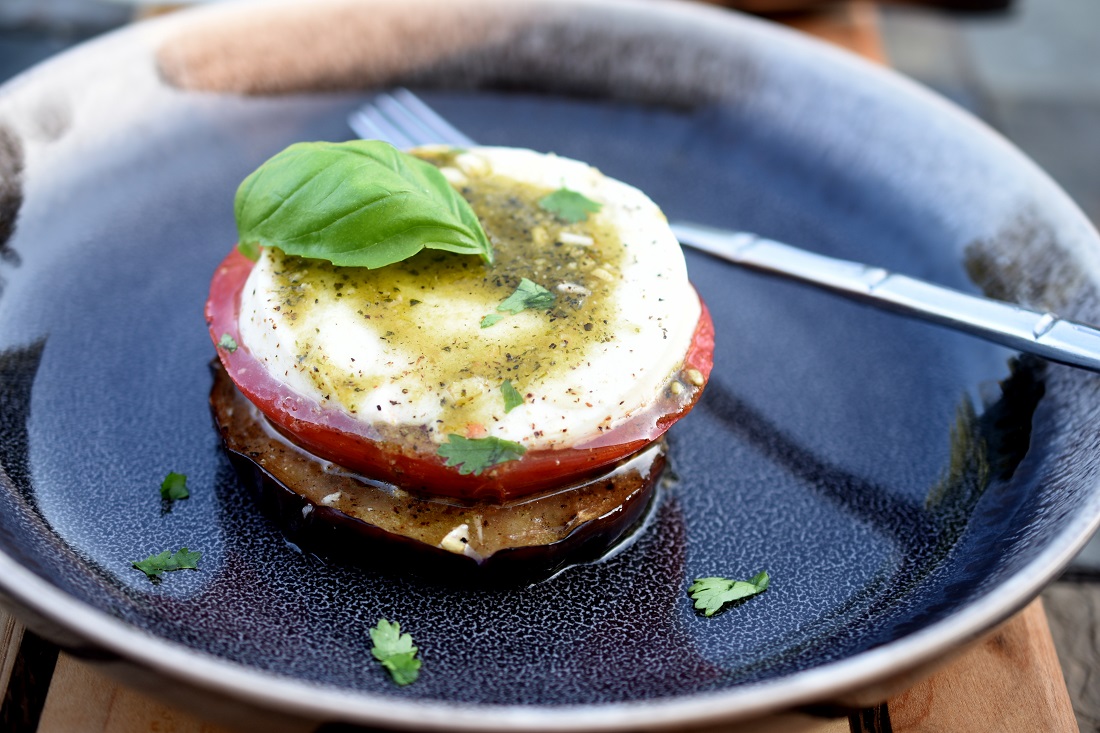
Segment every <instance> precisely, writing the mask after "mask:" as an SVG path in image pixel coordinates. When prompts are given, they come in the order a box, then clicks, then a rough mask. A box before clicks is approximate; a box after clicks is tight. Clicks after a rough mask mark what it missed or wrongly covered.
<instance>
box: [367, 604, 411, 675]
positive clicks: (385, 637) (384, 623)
mask: <svg viewBox="0 0 1100 733" xmlns="http://www.w3.org/2000/svg"><path fill="white" fill-rule="evenodd" d="M370 638H371V641H372V642H374V646H373V647H372V648H371V650H370V651H371V654H372V655H373V656H374V658H375V659H377V660H378V662H379V663H380V664H381V665H382V666H383V667H385V668H386V670H387V671H389V673H390V677H391V678H393V681H394V682H395V683H397V684H398V685H401V686H405V685H411V684H412V683H413V682H416V678H417V677H419V676H420V660H419V659H417V658H416V653H417V651H418V649H417V648H416V647H415V646H413V640H412V636H411V635H410V634H402V633H401V624H399V623H397V622H392V623H391V622H390V621H388V620H386V619H384V618H383V619H379V620H378V625H377V626H375V627H374V628H372V629H371V630H370Z"/></svg>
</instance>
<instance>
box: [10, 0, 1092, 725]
mask: <svg viewBox="0 0 1100 733" xmlns="http://www.w3.org/2000/svg"><path fill="white" fill-rule="evenodd" d="M568 1H569V4H572V5H578V4H585V5H592V6H598V7H603V8H610V9H619V10H622V9H629V10H633V11H643V12H644V11H645V10H646V9H647V8H650V9H651V10H652V11H653V12H676V13H685V14H688V15H692V14H695V15H702V16H703V17H707V18H709V19H721V22H723V23H727V24H732V25H738V26H747V27H749V28H751V29H752V32H754V33H762V34H763V35H764V36H770V37H774V38H779V39H783V41H784V42H785V43H788V44H795V45H796V46H801V47H803V48H805V49H812V50H813V52H814V53H815V54H818V55H820V54H824V55H826V56H828V57H830V58H829V60H830V62H839V63H842V64H844V65H846V66H847V67H848V68H850V69H853V70H856V71H857V72H858V73H859V74H861V75H862V76H864V77H868V76H874V77H877V80H876V83H885V84H889V85H890V86H893V87H894V88H896V89H898V90H900V91H903V92H905V93H907V94H909V95H916V96H917V97H918V98H919V101H920V102H922V103H926V104H933V105H935V106H937V107H939V108H940V109H941V110H942V111H946V112H948V113H949V114H951V116H952V117H953V120H952V121H953V122H955V123H962V124H967V125H969V126H971V127H975V128H977V129H978V130H979V131H980V132H981V134H983V135H985V136H986V137H987V138H988V139H992V140H999V141H1000V142H1001V143H1002V144H1003V146H1004V147H1005V149H1006V152H1008V153H1010V154H1013V155H1014V157H1016V158H1017V160H1018V162H1019V163H1022V164H1025V165H1028V166H1029V167H1030V168H1031V169H1032V170H1031V172H1032V173H1033V174H1035V175H1038V176H1040V177H1042V178H1045V179H1046V180H1047V181H1048V183H1049V184H1050V186H1051V188H1052V190H1053V191H1055V192H1057V193H1059V194H1061V195H1062V196H1063V197H1064V198H1065V199H1066V201H1067V202H1069V203H1070V205H1071V206H1072V208H1073V209H1077V207H1076V206H1075V205H1074V204H1072V202H1071V201H1070V200H1069V198H1068V196H1066V195H1065V194H1064V192H1062V190H1061V189H1060V187H1058V186H1057V184H1056V183H1055V182H1054V181H1053V180H1052V179H1051V178H1050V176H1049V175H1048V174H1047V173H1046V172H1045V171H1043V170H1042V169H1041V168H1039V166H1038V165H1036V164H1035V163H1034V162H1033V161H1031V160H1030V159H1029V158H1027V157H1026V156H1025V155H1023V154H1022V153H1020V152H1019V150H1018V149H1016V148H1015V147H1014V146H1013V145H1012V144H1011V143H1010V142H1009V141H1008V140H1007V139H1005V138H1004V136H1003V135H1001V134H1000V133H998V132H997V131H995V130H993V129H992V128H990V127H988V125H986V124H985V123H983V122H981V121H980V120H978V119H976V118H974V117H972V116H970V115H968V114H966V113H963V112H962V111H961V110H959V109H958V108H957V107H955V105H953V104H951V103H950V102H949V101H947V100H945V99H943V98H942V97H939V96H938V95H936V94H934V93H932V92H930V91H929V90H927V89H925V88H924V87H922V86H920V85H919V84H917V83H916V82H914V81H913V80H911V79H908V78H906V77H904V76H902V75H900V74H898V73H897V72H895V71H893V70H891V69H889V68H885V67H879V66H875V65H873V64H871V63H869V62H867V61H864V60H863V59H860V58H858V57H856V56H855V55H853V54H851V53H848V52H846V51H843V50H841V49H837V48H834V47H832V46H829V45H827V44H825V43H824V42H822V41H818V40H816V39H813V38H809V37H806V36H804V35H802V34H798V33H796V32H794V31H790V30H788V29H785V28H782V27H779V26H775V25H773V24H770V23H767V22H765V21H762V20H759V19H756V18H751V17H748V16H742V15H740V14H738V13H735V12H732V11H729V10H721V9H718V8H714V7H710V6H694V5H690V4H686V3H685V4H681V3H676V2H655V3H652V4H650V3H643V2H639V1H637V0H568ZM263 4H265V3H264V2H263V0H245V1H244V2H236V3H229V4H227V5H218V6H206V7H200V8H193V9H189V10H186V11H184V12H182V13H178V14H173V15H169V16H166V17H162V18H157V19H154V20H152V21H145V22H143V24H142V25H141V26H140V27H138V26H127V27H124V28H121V29H118V30H116V31H112V32H110V33H107V34H104V35H102V36H100V37H98V38H96V39H93V40H91V41H88V42H84V43H81V44H78V45H77V46H75V47H74V48H71V49H69V50H67V51H64V52H62V53H60V54H57V55H55V56H53V57H51V58H50V59H48V60H47V61H45V62H43V63H40V64H38V65H36V66H35V67H32V68H31V69H29V70H27V71H24V72H22V73H20V74H18V75H17V76H16V77H13V78H12V79H11V80H9V81H8V82H6V83H5V84H3V85H2V86H0V100H2V99H3V98H4V97H6V96H8V95H9V94H10V93H11V92H12V91H13V90H14V89H15V88H16V87H18V86H22V85H23V84H25V83H26V82H28V81H30V80H32V79H33V77H35V76H37V75H39V74H41V73H43V72H45V73H49V71H50V69H52V68H54V67H57V66H63V65H65V64H68V63H70V62H71V59H73V58H74V57H79V56H81V55H83V54H85V53H87V52H88V50H89V49H90V48H98V47H100V46H104V45H111V44H114V43H117V42H118V41H119V39H133V40H135V41H137V42H141V41H142V39H145V40H148V39H150V38H155V37H156V35H157V34H158V33H159V32H161V31H162V30H165V29H168V28H170V27H172V26H175V25H177V24H179V23H181V22H183V20H184V16H186V18H185V20H188V21H189V20H190V19H191V18H198V17H199V16H200V15H203V16H210V15H215V14H218V13H221V12H227V11H228V12H232V11H234V10H239V9H240V8H241V7H242V6H250V5H251V6H254V7H255V6H260V5H263ZM277 4H279V3H278V2H277ZM282 4H290V3H288V2H285V0H283V3H282ZM531 4H538V0H533V1H532V3H531ZM150 34H151V35H150ZM1077 213H1078V214H1079V215H1080V217H1081V219H1082V220H1083V221H1084V223H1085V224H1086V226H1087V227H1088V229H1089V231H1090V233H1091V234H1092V235H1093V238H1094V240H1096V241H1100V235H1097V234H1096V231H1095V229H1094V228H1093V227H1092V225H1091V223H1090V222H1088V220H1087V218H1085V217H1084V215H1083V214H1082V213H1080V210H1079V209H1077ZM1094 274H1095V273H1094ZM1093 491H1094V494H1093V502H1092V504H1094V505H1095V504H1097V502H1100V481H1096V482H1094V486H1093ZM1098 528H1100V512H1096V513H1094V515H1093V516H1091V517H1081V516H1078V517H1075V518H1074V519H1073V520H1071V521H1069V522H1068V523H1067V526H1066V528H1065V529H1064V530H1063V532H1062V533H1061V534H1060V535H1059V538H1060V539H1062V540H1063V542H1062V543H1061V544H1051V545H1048V546H1047V547H1045V548H1044V549H1043V550H1042V551H1040V552H1039V553H1038V554H1037V555H1036V556H1035V557H1034V558H1033V559H1032V560H1031V561H1030V562H1029V563H1027V564H1026V565H1025V566H1024V567H1022V568H1021V569H1020V570H1019V571H1017V572H1016V573H1014V575H1013V576H1011V577H1010V578H1009V579H1008V580H1007V581H1006V582H1003V583H1001V584H999V585H997V586H996V587H994V588H992V589H990V590H988V591H987V592H985V593H983V594H982V595H981V596H979V597H978V598H976V599H975V601H974V602H973V603H971V604H970V605H968V606H966V607H965V608H963V609H962V610H960V611H958V612H956V613H953V614H952V615H950V616H948V617H946V618H944V619H942V620H940V621H937V622H934V623H932V624H930V625H928V626H925V627H924V628H922V629H921V630H919V631H916V632H913V633H910V634H908V635H906V636H904V637H902V638H900V639H896V640H893V641H890V642H887V643H885V644H882V645H880V646H878V647H874V648H872V649H869V650H866V651H863V652H859V653H857V654H855V655H853V656H850V657H846V658H844V659H840V660H837V661H833V662H828V663H825V664H822V665H818V666H814V667H811V668H808V669H803V670H800V671H798V672H795V673H792V674H789V675H785V676H783V677H779V678H776V679H772V680H767V681H763V682H755V683H749V684H741V685H736V686H734V687H731V688H729V689H726V690H720V691H712V692H705V693H695V694H690V695H679V696H671V697H664V698H656V699H651V700H641V701H624V702H613V703H586V704H567V705H542V704H522V705H520V704H508V705H500V704H492V703H478V704H471V703H454V702H446V701H441V700H426V699H421V698H417V699H414V700H404V699H400V698H397V697H392V696H387V695H379V694H375V693H370V692H367V691H353V690H346V689H341V688H338V687H334V686H331V685H327V684H320V683H313V682H308V681H306V680H303V679H301V678H297V677H290V676H282V675H278V674H274V673H271V672H267V671H264V670H260V669H257V668H254V667H249V666H247V665H244V664H240V663H237V662H233V661H231V660H228V659H223V658H220V657H217V656H214V655H212V654H209V653H206V652H201V651H199V650H197V649H194V648H192V647H188V646H185V645H181V644H178V643H176V642H172V641H169V640H167V639H164V638H162V637H158V636H154V635H152V634H149V633H147V632H144V631H142V630H140V629H138V628H136V627H134V626H131V625H129V624H126V623H124V622H122V621H120V620H118V619H116V618H114V617H112V616H110V615H109V614H107V613H105V612H103V611H101V610H99V609H97V608H96V607H94V606H92V605H89V604H87V603H85V602H83V601H81V600H79V599H78V598H76V597H75V596H71V595H69V594H68V593H66V592H64V591H63V590H61V589H60V588H59V587H57V586H54V585H52V584H50V583H49V582H48V581H47V580H45V579H43V578H41V577H39V576H38V575H36V574H35V573H33V572H32V571H30V570H28V569H27V568H25V567H24V566H23V565H21V564H20V563H19V562H18V561H17V560H16V559H15V558H14V557H12V556H11V555H9V554H8V553H6V552H4V550H3V549H0V598H2V599H4V600H5V601H15V602H16V605H18V606H19V607H20V608H21V609H29V610H31V611H32V613H33V614H36V615H37V617H38V618H36V619H35V621H44V622H45V625H46V626H47V627H49V625H53V626H55V627H56V628H57V629H59V630H63V631H64V632H72V633H74V634H75V635H76V636H77V637H79V638H80V639H82V640H87V641H91V642H93V644H94V645H96V646H98V647H99V648H102V649H106V650H109V651H110V652H112V653H114V654H117V655H118V656H119V657H121V658H124V659H126V660H128V661H129V662H131V663H135V664H137V665H139V666H141V667H143V668H145V669H147V670H150V671H153V672H155V673H156V674H159V675H162V676H164V677H166V678H175V679H184V680H186V681H187V682H188V683H189V684H190V685H192V686H193V687H194V688H196V689H199V690H203V691H205V692H207V693H210V694H214V695H226V693H227V692H228V693H230V696H231V697H233V698H234V699H239V700H243V701H245V702H247V703H250V704H254V705H257V706H259V707H262V708H264V709H269V710H276V711H281V712H285V713H290V714H295V715H301V716H304V717H308V718H310V719H317V720H323V721H332V722H336V721H346V722H354V723H361V724H362V723H365V724H375V725H386V726H394V727H409V726H412V725H415V726H417V727H420V728H430V729H433V730H444V729H446V730H451V731H453V730H464V731H465V730H469V731H476V730H493V731H510V730H523V731H536V730H548V729H553V730H561V731H581V730H605V731H618V730H628V729H637V728H664V727H671V726H677V727H681V726H684V725H699V726H702V725H708V724H715V723H730V722H737V721H742V720H747V719H750V718H755V717H759V716H761V715H766V714H769V713H775V712H779V711H784V710H790V709H792V708H794V707H796V706H798V705H802V704H809V703H816V702H820V701H822V700H828V699H829V698H830V696H835V695H842V694H844V693H846V692H851V691H856V690H859V689H861V688H865V687H867V686H868V685H872V684H874V683H876V682H882V681H883V680H885V679H887V678H889V677H891V676H893V675H899V674H903V673H905V672H908V671H912V670H915V669H918V668H921V667H922V666H924V665H927V664H928V663H930V662H933V661H937V660H938V661H940V662H941V663H942V662H945V661H946V660H944V659H943V658H944V656H945V655H947V654H948V653H949V652H950V651H951V650H952V649H953V648H956V647H958V646H959V645H961V644H965V643H967V642H969V641H972V640H974V639H976V638H978V637H979V636H981V635H982V634H984V633H986V632H987V631H989V630H991V629H992V628H993V627H994V626H995V625H996V624H998V623H1000V622H1001V621H1003V620H1005V619H1007V618H1009V617H1010V616H1011V615H1013V614H1014V613H1016V612H1017V611H1019V610H1020V609H1022V608H1023V607H1024V606H1025V605H1027V604H1028V603H1029V602H1031V601H1032V599H1033V598H1034V597H1036V596H1037V595H1038V594H1039V592H1040V591H1041V590H1042V589H1043V587H1045V586H1046V585H1047V584H1048V583H1049V582H1050V581H1051V580H1052V579H1054V577H1055V576H1056V575H1057V574H1058V573H1059V572H1060V571H1061V570H1062V569H1063V568H1064V567H1065V566H1066V565H1068V564H1069V562H1070V561H1071V560H1072V559H1073V557H1074V556H1075V555H1076V554H1077V553H1078V552H1079V551H1080V550H1081V548H1083V547H1084V545H1085V544H1086V543H1087V541H1088V540H1089V538H1090V536H1091V535H1092V534H1093V533H1095V532H1096V531H1097V529H1098ZM7 605H10V603H9V604H7ZM16 615H17V616H18V611H16ZM36 625H37V624H36V623H35V622H34V621H32V623H31V624H29V626H30V628H32V629H35V628H36ZM47 635H49V634H48V633H47ZM63 646H64V645H63ZM89 661H93V662H94V660H89ZM107 671H108V672H109V671H110V670H109V669H108V670H107ZM150 688H151V685H150Z"/></svg>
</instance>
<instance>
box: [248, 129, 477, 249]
mask: <svg viewBox="0 0 1100 733" xmlns="http://www.w3.org/2000/svg"><path fill="white" fill-rule="evenodd" d="M233 211H234V214H235V215H236V218H237V235H238V242H239V244H238V245H237V246H238V248H239V249H240V251H241V252H242V253H243V254H244V255H245V256H247V257H250V258H251V259H256V257H258V256H259V248H260V247H277V248H279V249H280V250H282V251H283V252H285V253H286V254H290V255H297V256H300V257H310V258H314V259H322V260H328V261H329V262H331V263H332V264H334V265H338V266H349V267H369V268H375V267H384V266H385V265H389V264H392V263H394V262H400V261H402V260H405V259H408V258H409V257H412V256H413V255H414V254H416V253H417V252H419V251H420V250H422V249H425V248H428V249H439V250H445V251H447V252H455V253H457V254H468V255H477V256H479V257H481V259H482V260H484V261H485V263H486V264H490V265H491V264H492V263H493V246H492V244H491V243H490V242H489V238H488V237H487V236H486V235H485V230H484V229H482V227H481V223H480V222H479V221H478V218H477V216H476V215H475V214H474V210H473V209H472V208H470V205H469V204H468V203H467V202H466V200H465V199H464V198H462V196H461V195H460V194H459V193H458V192H457V191H455V190H454V189H453V188H452V187H451V184H449V183H448V182H447V179H446V178H444V177H443V174H442V173H440V172H439V169H438V168H436V167H435V166H433V165H432V164H431V163H428V162H426V161H423V160H420V159H419V158H416V157H414V156H412V155H409V154H407V153H402V152H400V151H399V150H397V149H396V148H395V147H393V146H392V145H390V144H388V143H384V142H380V141H378V140H351V141H349V142H343V143H331V142H307V143H296V144H294V145H291V146H290V147H288V148H287V149H286V150H283V151H282V152H281V153H278V154H277V155H275V156H274V157H272V158H271V159H270V160H268V161H267V162H265V163H264V164H263V165H261V166H260V167H259V168H257V169H256V170H255V171H254V172H253V173H252V174H251V175H249V176H248V178H246V179H244V182H243V183H241V185H240V188H238V189H237V196H236V199H235V200H234V203H233Z"/></svg>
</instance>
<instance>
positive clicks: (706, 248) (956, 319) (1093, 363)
mask: <svg viewBox="0 0 1100 733" xmlns="http://www.w3.org/2000/svg"><path fill="white" fill-rule="evenodd" d="M672 230H673V232H675V233H676V236H677V238H679V240H680V243H681V244H684V245H686V246H688V247H691V248H693V249H697V250H701V251H703V252H706V253H708V254H710V255H713V256H715V257H718V258H719V259H723V260H726V261H728V262H732V263H734V264H737V265H740V266H742V267H747V268H749V269H752V270H756V271H759V272H763V273H768V274H772V275H779V276H781V277H785V278H787V279H790V280H796V281H798V282H802V283H806V284H808V285H813V286H815V287H818V288H821V289H823V290H828V291H830V292H833V293H837V294H839V295H843V296H846V297H848V298H850V299H852V300H855V301H859V302H862V303H867V304H869V305H873V306H876V307H879V308H885V309H887V310H891V311H894V312H896V313H900V314H902V315H906V316H911V317H913V318H919V319H921V320H925V321H930V322H932V323H938V324H940V325H944V326H947V327H949V328H953V329H955V330H957V331H964V332H966V333H970V334H973V335H974V336H978V337H980V338H983V339H986V340H987V341H992V342H994V343H997V344H1001V345H1003V346H1008V347H1009V348H1012V349H1016V350H1017V351H1023V352H1027V353H1030V354H1036V355H1038V356H1041V357H1043V358H1045V359H1049V360H1050V361H1055V362H1058V363H1060V364H1068V365H1070V366H1074V367H1080V368H1082V369H1088V370H1090V371H1094V372H1100V330H1098V329H1096V328H1093V327H1092V326H1088V325H1085V324H1083V323H1077V322H1075V321H1069V320H1065V319H1062V318H1059V317H1058V316H1056V315H1054V314H1053V313H1043V312H1040V311H1034V310H1030V309H1028V308H1024V307H1022V306H1019V305H1013V304H1011V303H1004V302H1001V301H998V300H991V299H989V298H983V297H980V296H976V295H970V294H967V293H963V292H960V291H958V290H952V289H950V288H945V287H942V286H940V285H933V284H932V283H929V282H925V281H923V280H917V279H916V278H912V277H908V276H906V275H899V274H897V273H893V272H890V271H888V270H884V269H883V268H881V267H872V266H869V265H864V264H860V263H858V262H851V261H848V260H841V259H836V258H834V257H826V256H824V255H819V254H815V253H813V252H807V251H805V250H801V249H798V248H797V247H792V246H790V245H789V244H783V243H781V242H776V241H773V240H771V239H764V238H762V237H758V236H756V235H754V234H748V233H746V232H731V231H728V230H722V229H714V228H711V227H706V226H703V225H699V224H690V223H687V222H680V223H673V224H672Z"/></svg>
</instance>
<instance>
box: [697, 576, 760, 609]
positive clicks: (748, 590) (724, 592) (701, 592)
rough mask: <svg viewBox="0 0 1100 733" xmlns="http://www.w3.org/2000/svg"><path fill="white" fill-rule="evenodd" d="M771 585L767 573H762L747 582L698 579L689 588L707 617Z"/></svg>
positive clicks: (698, 607)
mask: <svg viewBox="0 0 1100 733" xmlns="http://www.w3.org/2000/svg"><path fill="white" fill-rule="evenodd" d="M769 585H771V578H770V577H769V576H768V574H767V572H760V573H757V574H756V575H754V576H753V577H752V578H750V579H749V580H747V581H744V580H730V579H729V578H696V579H695V582H694V583H692V584H691V587H690V588H688V593H689V594H691V598H692V600H694V601H695V607H696V608H697V609H699V610H700V611H702V612H703V613H704V614H705V615H707V616H713V615H714V614H716V613H717V612H718V611H719V610H721V609H722V607H723V606H725V605H726V604H727V603H733V602H734V601H739V600H741V599H743V598H750V597H752V596H755V595H757V594H758V593H763V592H764V591H766V590H767V589H768V586H769Z"/></svg>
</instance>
